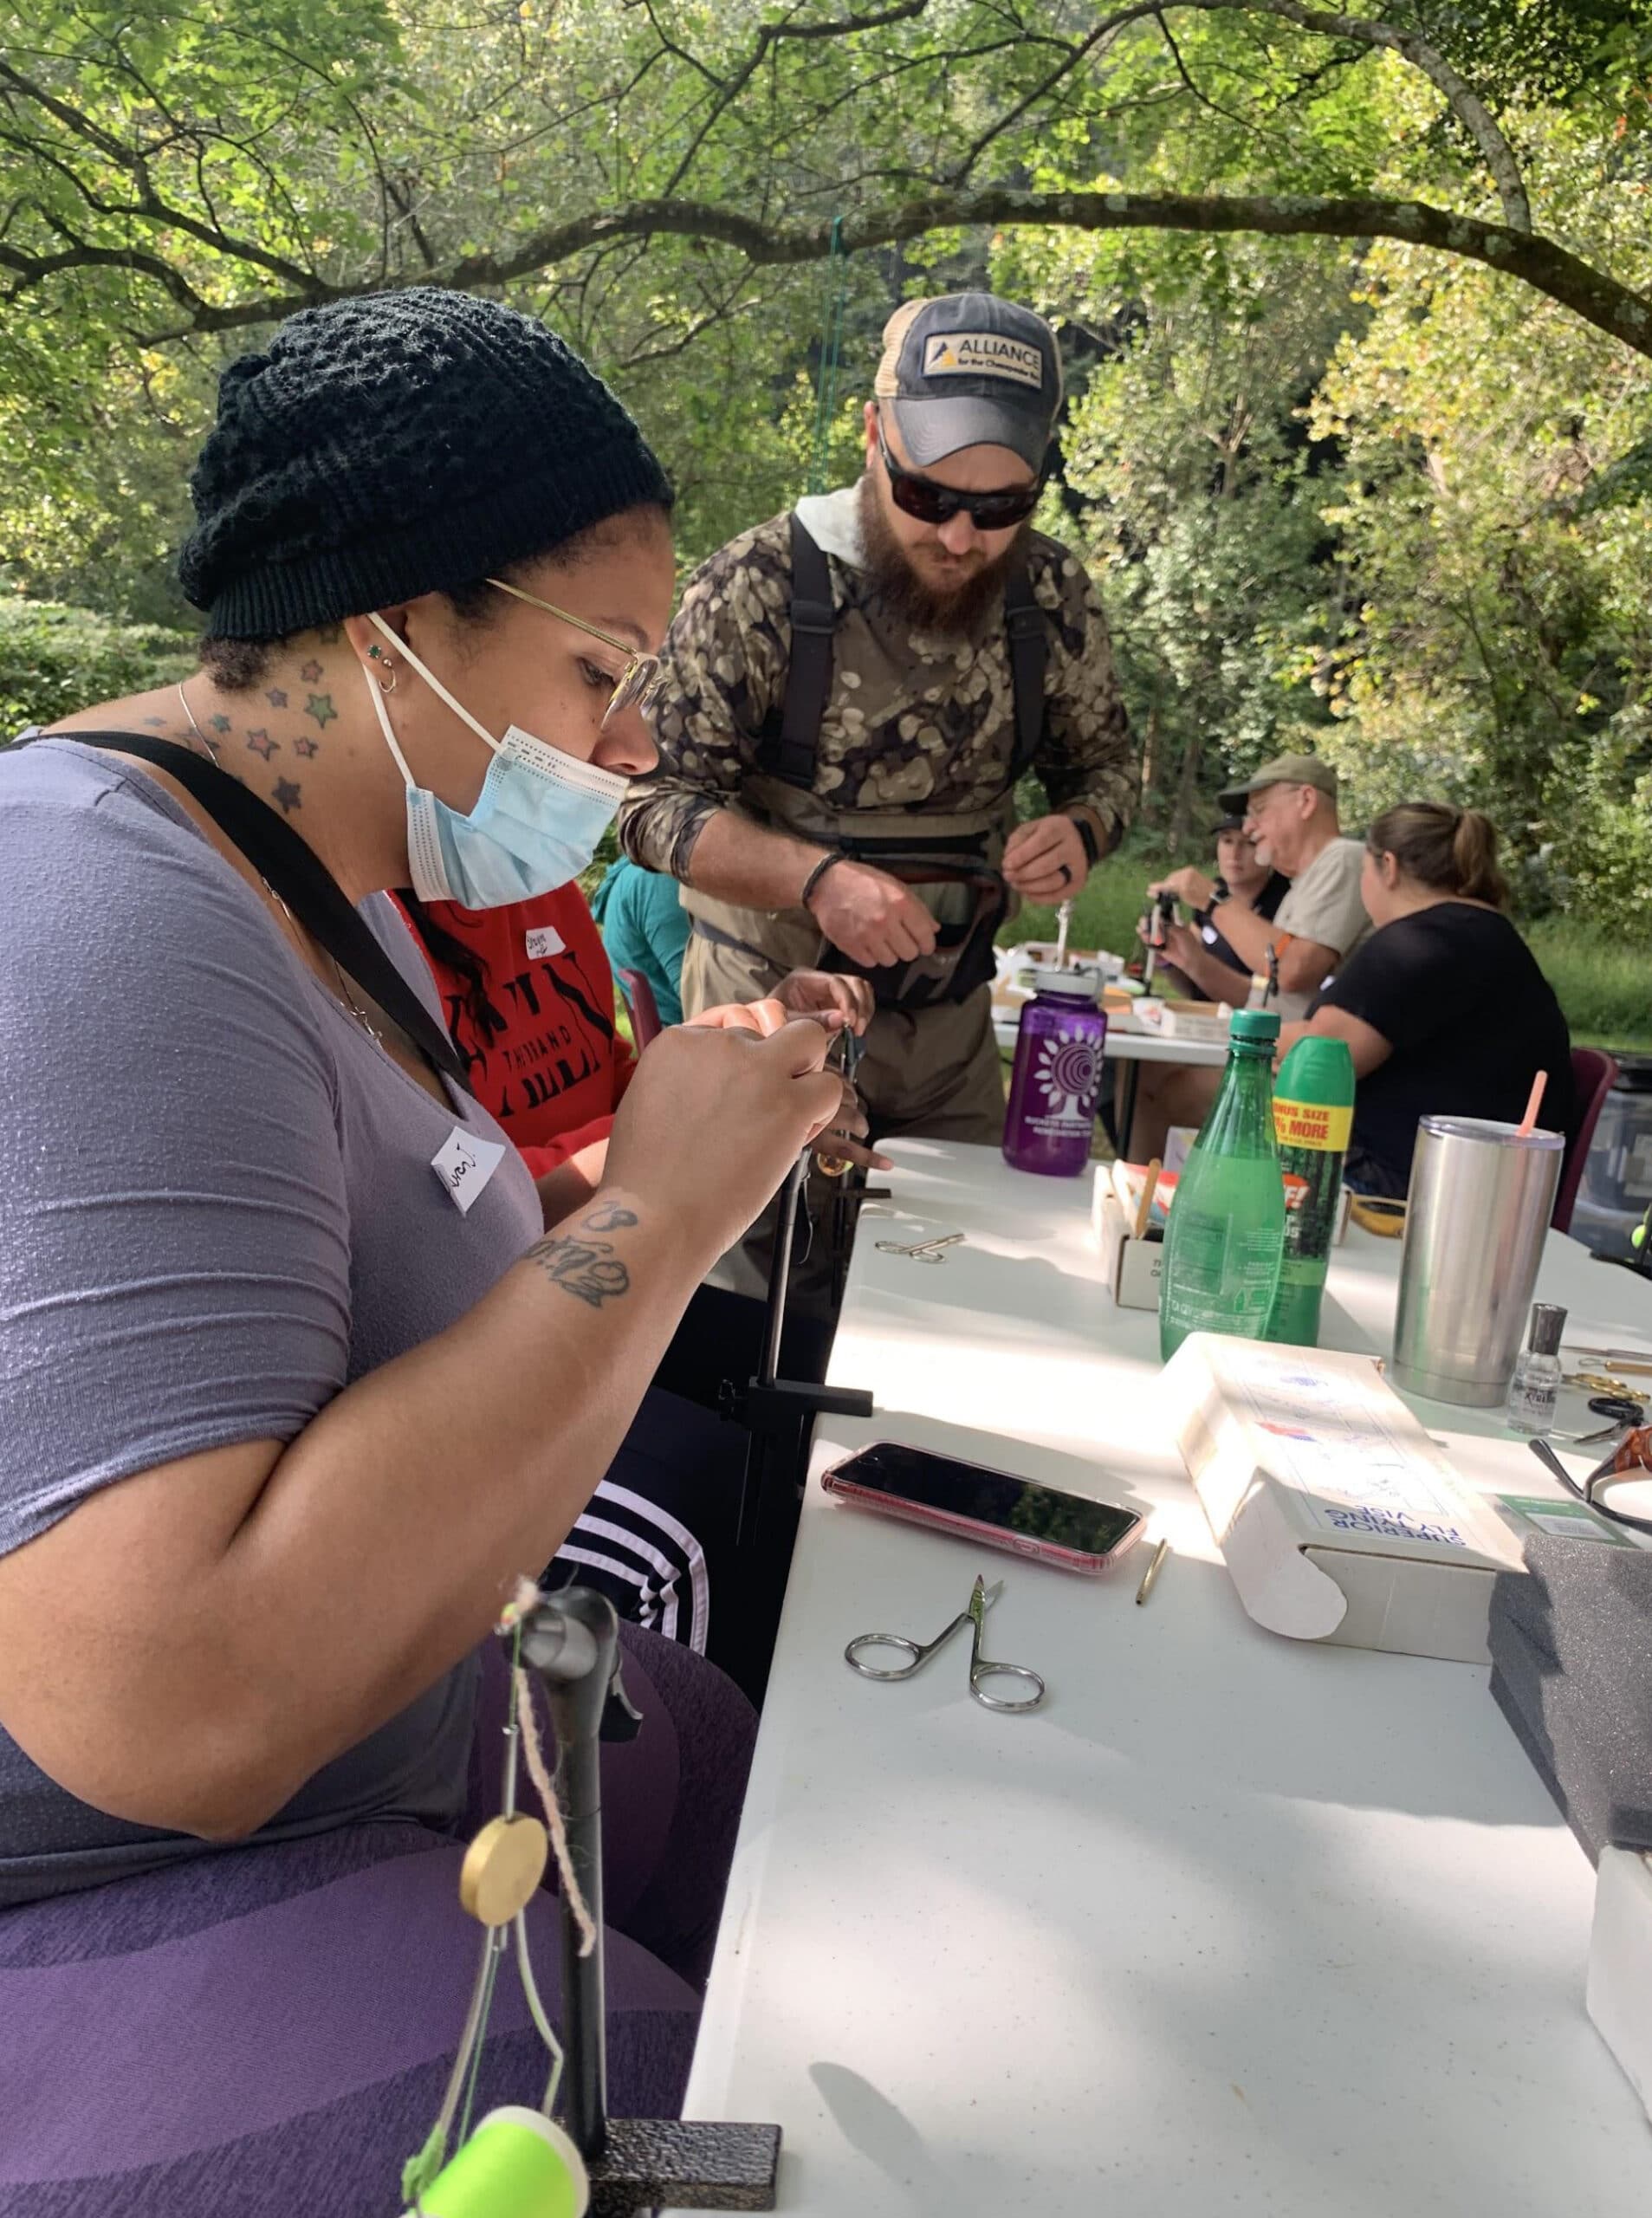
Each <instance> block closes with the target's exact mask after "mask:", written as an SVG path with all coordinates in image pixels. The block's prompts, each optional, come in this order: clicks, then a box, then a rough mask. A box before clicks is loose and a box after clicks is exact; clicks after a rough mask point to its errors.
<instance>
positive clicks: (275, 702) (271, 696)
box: [264, 685, 287, 709]
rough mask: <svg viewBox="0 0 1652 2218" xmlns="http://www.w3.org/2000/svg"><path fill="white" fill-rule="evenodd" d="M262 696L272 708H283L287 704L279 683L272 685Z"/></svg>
mask: <svg viewBox="0 0 1652 2218" xmlns="http://www.w3.org/2000/svg"><path fill="white" fill-rule="evenodd" d="M264 698H265V700H266V701H268V702H269V705H270V707H271V708H272V709H284V708H285V707H286V706H287V696H286V695H285V694H284V693H283V692H282V690H281V688H280V686H279V685H272V686H271V687H270V689H269V692H267V693H266V694H265V696H264Z"/></svg>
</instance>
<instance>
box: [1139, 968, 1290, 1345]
mask: <svg viewBox="0 0 1652 2218" xmlns="http://www.w3.org/2000/svg"><path fill="white" fill-rule="evenodd" d="M1278 1040H1279V1014H1278V1012H1277V1011H1276V1010H1274V1009H1260V1008H1241V1009H1235V1010H1234V1020H1233V1025H1232V1028H1231V1029H1230V1030H1229V1032H1228V1067H1227V1069H1226V1070H1225V1071H1224V1072H1223V1073H1222V1079H1221V1092H1220V1093H1218V1094H1217V1096H1216V1100H1215V1107H1214V1108H1213V1109H1212V1110H1211V1112H1210V1114H1209V1115H1208V1117H1207V1118H1206V1119H1205V1121H1204V1125H1203V1128H1202V1131H1201V1132H1200V1134H1199V1137H1198V1138H1197V1139H1196V1140H1195V1142H1194V1144H1193V1149H1192V1151H1191V1153H1190V1154H1189V1157H1188V1159H1187V1162H1186V1163H1185V1164H1183V1165H1182V1176H1181V1177H1180V1178H1178V1179H1177V1181H1176V1199H1175V1201H1174V1203H1172V1204H1171V1208H1170V1222H1169V1229H1168V1231H1167V1232H1166V1234H1165V1238H1164V1267H1163V1271H1162V1272H1161V1274H1160V1278H1159V1353H1160V1355H1161V1356H1162V1357H1163V1358H1164V1359H1165V1360H1166V1361H1167V1362H1168V1361H1169V1358H1170V1357H1171V1356H1173V1355H1174V1354H1175V1353H1176V1350H1177V1349H1178V1348H1179V1347H1180V1346H1181V1345H1182V1341H1183V1340H1185V1339H1186V1338H1187V1337H1188V1334H1189V1333H1229V1334H1230V1335H1231V1336H1232V1337H1233V1338H1234V1339H1241V1340H1260V1339H1261V1337H1262V1335H1263V1333H1264V1332H1265V1331H1266V1330H1267V1320H1268V1317H1269V1314H1270V1313H1271V1312H1272V1310H1273V1296H1274V1293H1275V1291H1276V1289H1277V1288H1278V1286H1279V1259H1280V1255H1281V1253H1282V1251H1283V1249H1284V1246H1285V1187H1284V1183H1283V1181H1282V1180H1281V1178H1280V1177H1279V1142H1278V1141H1277V1140H1276V1139H1275V1138H1274V1136H1273V1049H1274V1047H1275V1045H1276V1044H1277V1042H1278Z"/></svg>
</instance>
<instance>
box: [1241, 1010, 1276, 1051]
mask: <svg viewBox="0 0 1652 2218" xmlns="http://www.w3.org/2000/svg"><path fill="white" fill-rule="evenodd" d="M1278 1038H1279V1011H1278V1009H1276V1008H1236V1009H1235V1010H1234V1021H1233V1023H1232V1024H1231V1026H1230V1027H1229V1028H1228V1040H1229V1041H1231V1042H1232V1043H1233V1044H1234V1046H1237V1045H1239V1044H1240V1043H1241V1041H1245V1042H1248V1043H1249V1045H1250V1046H1252V1047H1272V1046H1273V1043H1274V1041H1276V1040H1277V1039H1278Z"/></svg>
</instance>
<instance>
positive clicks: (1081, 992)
mask: <svg viewBox="0 0 1652 2218" xmlns="http://www.w3.org/2000/svg"><path fill="white" fill-rule="evenodd" d="M1032 979H1033V992H1034V993H1035V994H1068V995H1071V996H1073V997H1074V998H1075V999H1083V1000H1085V1001H1087V1002H1093V1001H1094V1000H1095V999H1096V998H1097V996H1098V995H1099V994H1100V992H1101V987H1102V977H1101V972H1100V971H1099V970H1098V969H1097V968H1096V965H1095V964H1094V963H1079V964H1077V965H1075V966H1073V967H1072V968H1070V969H1068V970H1057V969H1056V967H1055V965H1054V964H1053V963H1048V964H1045V963H1035V964H1034V965H1033V970H1032Z"/></svg>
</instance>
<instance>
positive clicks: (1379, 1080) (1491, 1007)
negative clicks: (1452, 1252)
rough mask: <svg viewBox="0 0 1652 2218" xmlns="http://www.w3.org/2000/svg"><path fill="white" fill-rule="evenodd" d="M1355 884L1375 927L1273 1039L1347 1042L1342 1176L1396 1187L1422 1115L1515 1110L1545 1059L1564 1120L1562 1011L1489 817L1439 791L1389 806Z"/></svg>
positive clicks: (1374, 1189)
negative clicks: (1347, 1123) (1348, 1113)
mask: <svg viewBox="0 0 1652 2218" xmlns="http://www.w3.org/2000/svg"><path fill="white" fill-rule="evenodd" d="M1360 896H1361V898H1362V899H1363V900H1364V904H1365V907H1366V909H1367V911H1369V913H1370V919H1371V922H1372V924H1374V925H1375V926H1376V930H1375V931H1373V932H1372V933H1371V935H1370V938H1368V939H1367V940H1366V941H1364V944H1362V945H1361V946H1360V947H1359V948H1357V950H1355V952H1354V953H1353V955H1352V956H1351V957H1350V958H1349V960H1348V962H1347V963H1346V964H1345V965H1344V968H1343V969H1342V970H1339V971H1338V974H1337V975H1336V976H1335V977H1333V978H1331V979H1329V980H1328V981H1327V982H1326V983H1325V988H1324V989H1323V990H1322V992H1321V993H1320V996H1319V998H1318V1001H1317V1002H1316V1003H1315V1004H1314V1007H1313V1008H1312V1011H1311V1012H1310V1013H1309V1016H1308V1019H1307V1021H1306V1022H1305V1024H1300V1025H1287V1026H1286V1028H1285V1033H1284V1036H1283V1040H1282V1042H1281V1044H1282V1046H1283V1047H1289V1045H1290V1044H1291V1042H1292V1041H1293V1040H1295V1039H1297V1038H1299V1037H1300V1036H1301V1034H1303V1033H1305V1032H1312V1033H1317V1034H1320V1035H1321V1036H1322V1037H1325V1038H1330V1039H1333V1040H1345V1041H1347V1043H1348V1046H1349V1047H1350V1049H1351V1052H1352V1054H1353V1059H1354V1073H1355V1076H1356V1077H1357V1080H1358V1082H1359V1084H1358V1092H1357V1096H1356V1099H1355V1104H1354V1130H1353V1140H1352V1145H1351V1147H1350V1149H1349V1153H1348V1166H1347V1177H1348V1182H1349V1184H1351V1186H1353V1187H1354V1188H1355V1189H1356V1190H1357V1191H1359V1192H1361V1193H1368V1194H1390V1195H1403V1193H1404V1192H1405V1190H1406V1187H1407V1185H1408V1184H1409V1180H1410V1176H1411V1156H1412V1151H1413V1150H1414V1149H1415V1147H1416V1130H1417V1119H1419V1118H1420V1117H1425V1116H1435V1115H1445V1116H1461V1117H1487V1118H1493V1119H1501V1120H1506V1121H1509V1122H1513V1121H1515V1120H1517V1119H1519V1117H1520V1116H1521V1115H1522V1114H1523V1113H1524V1112H1525V1109H1526V1099H1527V1097H1528V1095H1529V1094H1530V1093H1531V1088H1532V1078H1533V1076H1534V1075H1535V1074H1536V1073H1537V1072H1539V1071H1540V1070H1543V1071H1547V1073H1549V1083H1548V1086H1547V1089H1546V1091H1545V1096H1544V1104H1543V1121H1544V1123H1545V1125H1547V1126H1548V1127H1549V1128H1550V1129H1551V1130H1552V1131H1559V1132H1565V1131H1567V1130H1568V1129H1569V1128H1570V1125H1571V1117H1572V1098H1571V1039H1570V1037H1569V1035H1568V1034H1567V1031H1566V1020H1565V1017H1564V1016H1563V1015H1561V1013H1560V1004H1559V1003H1558V1002H1557V1001H1556V999H1555V996H1554V989H1553V988H1552V986H1551V985H1550V983H1549V982H1548V980H1547V979H1546V978H1545V976H1544V975H1543V973H1542V971H1541V970H1539V968H1538V965H1537V962H1536V958H1535V957H1533V955H1532V950H1531V949H1530V948H1529V947H1527V945H1526V942H1525V941H1524V940H1523V939H1522V938H1521V937H1520V935H1519V932H1518V931H1516V930H1515V929H1514V926H1513V924H1511V923H1510V922H1509V919H1508V918H1507V916H1506V914H1505V913H1504V911H1505V906H1506V902H1507V899H1508V886H1507V883H1506V880H1505V879H1504V878H1503V875H1502V873H1501V872H1500V870H1499V869H1498V866H1497V832H1496V829H1495V827H1494V826H1493V824H1492V821H1491V820H1490V818H1489V817H1487V816H1484V815H1482V814H1480V810H1478V809H1476V808H1454V807H1451V806H1450V804H1449V803H1448V802H1444V801H1402V802H1401V803H1400V804H1399V806H1398V807H1396V808H1390V809H1388V810H1386V811H1385V812H1384V814H1383V815H1381V816H1379V817H1378V818H1377V821H1376V822H1375V823H1374V824H1373V825H1372V826H1371V827H1370V833H1368V834H1367V836H1366V841H1365V868H1364V876H1363V878H1362V879H1361V882H1360Z"/></svg>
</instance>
